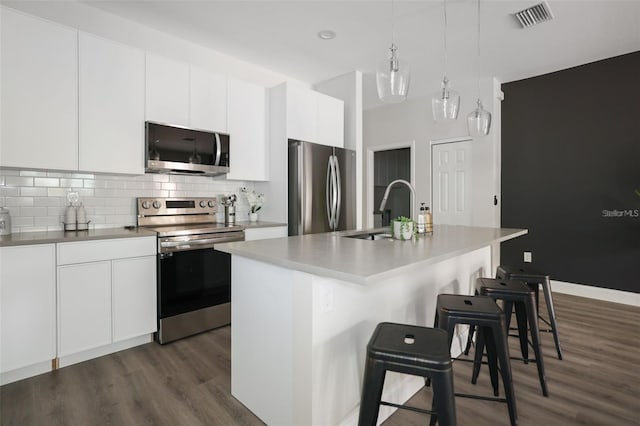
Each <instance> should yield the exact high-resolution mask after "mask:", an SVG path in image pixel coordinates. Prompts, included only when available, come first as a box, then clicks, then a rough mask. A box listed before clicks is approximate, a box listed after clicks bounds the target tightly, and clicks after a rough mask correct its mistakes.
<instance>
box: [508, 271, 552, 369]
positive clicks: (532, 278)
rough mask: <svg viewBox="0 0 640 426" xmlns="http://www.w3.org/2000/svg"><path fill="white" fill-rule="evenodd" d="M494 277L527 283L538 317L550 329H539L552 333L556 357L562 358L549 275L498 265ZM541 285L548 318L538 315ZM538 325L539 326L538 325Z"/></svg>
mask: <svg viewBox="0 0 640 426" xmlns="http://www.w3.org/2000/svg"><path fill="white" fill-rule="evenodd" d="M496 278H498V279H505V280H520V281H524V282H525V283H527V285H528V286H529V287H531V288H532V289H533V290H535V292H536V308H537V310H538V318H539V319H541V320H542V321H544V322H545V323H546V324H547V325H548V326H549V327H551V328H550V329H541V330H540V331H543V332H546V333H553V340H554V342H555V344H556V351H557V352H558V359H562V348H561V347H560V338H559V337H558V323H557V321H556V311H555V309H554V307H553V296H552V294H551V279H550V278H549V275H545V274H541V273H538V272H535V271H533V270H530V269H526V268H516V267H513V266H505V265H500V266H498V268H497V269H496ZM540 286H542V291H543V293H544V300H545V302H546V305H547V313H548V314H549V319H548V320H547V319H546V318H543V317H542V316H541V315H540V295H539V292H538V289H539V287H540ZM538 327H539V326H538Z"/></svg>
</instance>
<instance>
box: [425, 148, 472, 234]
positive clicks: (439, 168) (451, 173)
mask: <svg viewBox="0 0 640 426" xmlns="http://www.w3.org/2000/svg"><path fill="white" fill-rule="evenodd" d="M471 146H472V145H471V140H460V141H455V142H447V143H435V144H433V145H432V146H431V182H432V186H433V192H432V194H433V223H434V224H447V225H469V226H470V225H471V178H472V168H471Z"/></svg>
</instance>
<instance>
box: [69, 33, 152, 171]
mask: <svg viewBox="0 0 640 426" xmlns="http://www.w3.org/2000/svg"><path fill="white" fill-rule="evenodd" d="M144 73H145V61H144V52H143V51H141V50H137V49H134V48H131V47H128V46H124V45H121V44H118V43H115V42H112V41H109V40H105V39H102V38H99V37H96V36H93V35H91V34H87V33H83V32H81V33H80V35H79V79H80V91H79V95H80V143H79V154H80V160H79V161H80V164H79V169H80V170H83V171H91V172H105V173H131V174H144Z"/></svg>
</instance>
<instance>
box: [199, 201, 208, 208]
mask: <svg viewBox="0 0 640 426" xmlns="http://www.w3.org/2000/svg"><path fill="white" fill-rule="evenodd" d="M200 207H202V208H205V207H207V202H206V201H205V200H202V201H200Z"/></svg>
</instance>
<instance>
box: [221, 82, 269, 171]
mask: <svg viewBox="0 0 640 426" xmlns="http://www.w3.org/2000/svg"><path fill="white" fill-rule="evenodd" d="M227 106H228V107H227V113H228V130H229V135H230V139H229V159H230V172H229V174H228V175H227V179H239V180H267V179H268V178H269V176H268V168H267V165H268V150H267V92H266V89H265V88H264V87H262V86H257V85H255V84H251V83H247V82H244V81H238V80H229V84H228V99H227Z"/></svg>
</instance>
